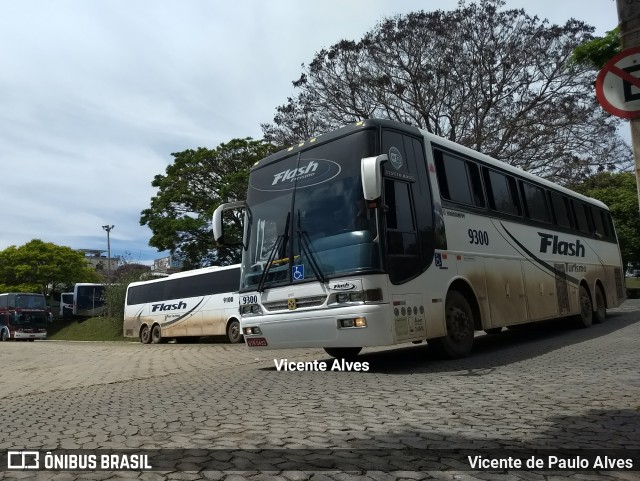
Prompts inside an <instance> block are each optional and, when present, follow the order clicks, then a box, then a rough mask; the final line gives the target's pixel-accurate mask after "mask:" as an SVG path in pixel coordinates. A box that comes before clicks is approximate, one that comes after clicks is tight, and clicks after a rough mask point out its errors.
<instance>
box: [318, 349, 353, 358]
mask: <svg viewBox="0 0 640 481" xmlns="http://www.w3.org/2000/svg"><path fill="white" fill-rule="evenodd" d="M360 351H362V348H361V347H325V348H324V352H326V353H327V354H329V355H330V356H331V357H335V358H336V359H353V358H354V357H356V356H357V355H358V354H360Z"/></svg>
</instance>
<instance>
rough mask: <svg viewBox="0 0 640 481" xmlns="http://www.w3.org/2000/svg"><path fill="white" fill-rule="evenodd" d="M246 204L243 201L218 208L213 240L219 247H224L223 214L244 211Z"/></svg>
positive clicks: (214, 215) (213, 226) (213, 220)
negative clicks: (234, 210)
mask: <svg viewBox="0 0 640 481" xmlns="http://www.w3.org/2000/svg"><path fill="white" fill-rule="evenodd" d="M246 205H247V204H246V202H245V201H243V200H241V201H238V202H228V203H226V204H220V205H219V206H218V208H217V209H216V210H215V211H214V212H213V219H212V228H213V239H214V240H215V241H216V244H218V245H224V231H223V222H222V221H223V215H222V214H223V212H224V211H225V210H233V209H244V208H245V207H246Z"/></svg>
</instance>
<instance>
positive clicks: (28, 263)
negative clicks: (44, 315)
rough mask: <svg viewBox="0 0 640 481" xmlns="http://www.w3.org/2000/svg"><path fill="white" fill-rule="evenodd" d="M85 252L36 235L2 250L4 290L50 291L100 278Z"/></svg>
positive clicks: (0, 281) (0, 265)
mask: <svg viewBox="0 0 640 481" xmlns="http://www.w3.org/2000/svg"><path fill="white" fill-rule="evenodd" d="M99 281H100V276H99V275H98V273H97V272H95V271H94V270H93V269H91V268H90V267H88V266H87V263H86V261H85V259H84V255H83V254H82V253H81V252H79V251H76V250H73V249H71V248H70V247H64V246H59V245H56V244H53V243H51V242H43V241H41V240H40V239H34V240H32V241H29V242H27V243H26V244H24V245H22V246H20V247H16V246H9V247H7V248H6V249H4V250H3V251H0V284H1V285H2V289H3V290H4V291H22V292H24V291H26V292H40V293H42V294H44V295H49V294H50V292H52V291H56V290H59V289H58V288H59V287H61V286H66V285H69V284H75V283H77V282H99Z"/></svg>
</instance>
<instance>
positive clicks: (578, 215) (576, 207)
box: [571, 201, 589, 234]
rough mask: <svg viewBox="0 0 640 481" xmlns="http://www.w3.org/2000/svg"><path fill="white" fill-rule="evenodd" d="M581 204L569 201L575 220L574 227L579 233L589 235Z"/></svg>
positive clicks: (585, 216)
mask: <svg viewBox="0 0 640 481" xmlns="http://www.w3.org/2000/svg"><path fill="white" fill-rule="evenodd" d="M583 205H584V204H582V202H577V201H571V210H572V211H573V214H574V216H575V219H576V227H577V228H578V230H579V231H580V232H584V233H587V234H588V233H589V224H588V223H587V215H586V214H585V210H584V208H583Z"/></svg>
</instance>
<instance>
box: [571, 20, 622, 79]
mask: <svg viewBox="0 0 640 481" xmlns="http://www.w3.org/2000/svg"><path fill="white" fill-rule="evenodd" d="M621 49H622V46H621V44H620V28H619V27H616V28H614V29H613V30H610V31H609V32H607V33H606V34H605V35H604V37H596V38H594V39H592V40H589V41H588V42H585V43H583V44H582V45H578V46H577V47H576V48H575V49H574V51H573V54H571V61H572V62H573V63H576V64H578V65H584V66H585V67H589V68H592V69H594V70H600V69H601V68H602V67H604V64H605V63H607V61H609V60H610V59H611V58H612V57H614V56H615V55H616V54H617V53H620V51H621Z"/></svg>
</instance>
